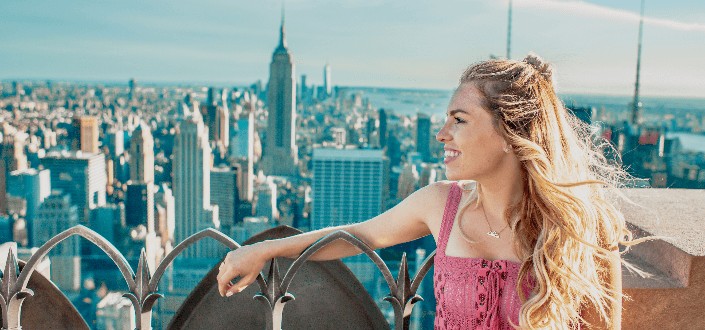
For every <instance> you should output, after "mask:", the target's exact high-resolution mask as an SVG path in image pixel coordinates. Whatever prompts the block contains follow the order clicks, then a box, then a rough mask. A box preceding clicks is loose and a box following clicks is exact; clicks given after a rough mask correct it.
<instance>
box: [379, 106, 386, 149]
mask: <svg viewBox="0 0 705 330" xmlns="http://www.w3.org/2000/svg"><path fill="white" fill-rule="evenodd" d="M378 116H379V147H380V148H382V149H384V148H385V147H387V112H386V111H385V110H384V109H379V111H378Z"/></svg>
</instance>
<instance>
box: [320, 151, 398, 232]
mask: <svg viewBox="0 0 705 330" xmlns="http://www.w3.org/2000/svg"><path fill="white" fill-rule="evenodd" d="M312 161H313V185H312V193H313V205H312V210H311V230H316V229H320V228H325V227H328V226H337V225H343V224H348V223H350V222H356V221H363V220H367V219H370V218H372V217H375V216H377V215H378V214H380V213H381V212H382V211H383V210H382V205H383V204H382V202H383V191H384V189H385V188H384V185H385V180H384V179H385V177H386V176H387V174H386V171H387V166H386V164H385V163H386V159H385V158H384V154H383V153H382V150H371V149H368V150H349V149H348V150H345V149H313V159H312Z"/></svg>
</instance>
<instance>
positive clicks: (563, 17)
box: [0, 0, 705, 98]
mask: <svg viewBox="0 0 705 330" xmlns="http://www.w3.org/2000/svg"><path fill="white" fill-rule="evenodd" d="M282 3H283V2H282V1H281V0H276V1H275V0H260V1H232V0H229V1H228V0H222V1H220V0H200V1H193V0H191V1H183V0H169V1H167V0H150V1H143V0H121V1H88V0H72V1H50V0H45V1H39V0H23V1H0V31H2V32H1V33H0V80H14V79H42V80H44V79H52V80H79V81H109V82H120V83H127V81H128V80H129V79H130V78H135V79H136V80H137V81H138V83H139V82H143V83H149V82H170V83H202V84H205V85H208V84H233V85H245V84H248V85H249V84H251V83H253V82H254V81H257V80H262V81H263V82H266V81H267V79H268V74H269V63H270V61H271V56H272V51H273V50H274V48H275V47H276V45H277V42H278V33H279V24H280V22H281V17H280V16H281V8H282ZM507 7H508V0H463V1H461V0H443V1H432V0H404V1H398V0H397V1H391V0H390V1H387V0H369V1H362V0H359V1H357V0H337V1H330V0H288V1H286V3H285V13H286V18H285V24H286V25H285V26H286V33H287V42H288V46H289V50H290V51H291V53H292V54H293V58H294V63H295V65H296V75H297V77H298V76H300V75H301V74H306V75H307V76H308V78H307V80H308V81H309V82H311V83H313V84H320V83H321V82H322V72H323V66H324V65H325V64H326V63H329V64H330V65H331V68H332V79H333V84H334V85H341V86H379V87H401V88H430V89H451V88H453V87H455V86H456V84H457V81H458V77H459V76H460V74H461V73H462V71H463V69H464V68H465V67H467V66H468V65H470V64H472V63H474V62H477V61H481V60H484V59H487V58H489V56H490V55H496V56H505V55H506V35H507ZM639 7H640V0H619V1H613V0H612V1H610V0H590V1H579V0H514V1H513V23H512V24H513V28H512V53H511V58H513V59H522V58H523V57H524V56H525V55H526V54H527V53H528V52H530V51H532V52H535V53H537V54H538V55H540V56H542V57H543V58H544V59H545V60H547V61H548V62H550V63H552V64H553V65H554V72H555V73H554V76H555V80H556V83H557V86H558V90H559V92H562V93H580V94H610V95H631V94H633V92H634V81H635V76H636V54H637V39H638V24H639V23H638V22H639ZM645 17H646V18H645V25H644V43H643V50H642V52H643V53H642V72H641V86H642V89H641V93H642V95H649V96H684V97H702V98H705V1H701V0H669V1H654V0H646V5H645Z"/></svg>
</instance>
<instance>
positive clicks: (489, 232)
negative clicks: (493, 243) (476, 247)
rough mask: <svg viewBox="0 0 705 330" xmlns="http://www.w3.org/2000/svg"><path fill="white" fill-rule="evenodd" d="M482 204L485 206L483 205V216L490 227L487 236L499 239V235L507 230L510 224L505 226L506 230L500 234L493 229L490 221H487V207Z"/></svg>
mask: <svg viewBox="0 0 705 330" xmlns="http://www.w3.org/2000/svg"><path fill="white" fill-rule="evenodd" d="M482 204H483V205H482V214H483V215H484V216H485V222H487V227H490V231H488V232H487V235H490V236H492V237H494V238H497V239H499V234H501V233H502V232H503V231H504V230H505V229H507V227H509V223H507V224H506V225H504V228H502V229H501V230H500V231H499V232H497V231H494V230H493V229H492V226H491V225H490V220H488V219H487V213H485V205H484V203H482Z"/></svg>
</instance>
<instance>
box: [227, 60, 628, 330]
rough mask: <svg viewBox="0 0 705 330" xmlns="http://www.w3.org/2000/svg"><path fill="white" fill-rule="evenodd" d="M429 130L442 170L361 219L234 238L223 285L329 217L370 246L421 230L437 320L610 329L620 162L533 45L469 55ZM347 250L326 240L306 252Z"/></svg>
mask: <svg viewBox="0 0 705 330" xmlns="http://www.w3.org/2000/svg"><path fill="white" fill-rule="evenodd" d="M436 138H437V140H438V141H440V142H441V143H443V144H444V148H445V159H444V162H445V165H446V176H447V178H448V179H449V180H450V181H443V182H437V183H434V184H431V185H429V186H427V187H424V188H422V189H420V190H418V191H416V192H415V193H414V194H412V195H411V196H409V197H408V198H406V199H405V200H404V201H402V202H401V203H400V204H398V205H397V206H395V207H394V208H392V209H390V210H388V211H387V212H385V213H383V214H381V215H379V216H377V217H375V218H372V219H370V220H367V221H365V222H362V223H356V224H351V225H347V226H340V227H334V228H327V229H322V230H317V231H313V232H309V233H304V234H301V235H297V236H293V237H288V238H284V239H278V240H271V241H265V242H262V243H257V244H254V245H251V246H243V247H242V248H239V249H237V250H235V251H232V252H230V253H228V255H227V257H226V259H225V261H224V262H223V264H222V265H221V268H220V272H219V274H218V286H219V291H220V294H221V295H224V296H229V295H232V294H233V293H237V292H240V291H242V290H243V289H244V288H245V287H246V286H248V285H249V284H251V283H252V282H253V281H254V280H255V278H256V276H257V274H258V273H259V272H260V270H261V269H262V267H263V265H264V264H265V262H266V261H268V260H269V259H271V258H274V257H296V256H298V255H299V254H300V253H301V252H302V251H303V250H304V249H305V248H306V247H308V246H309V245H311V244H313V243H314V242H315V241H316V240H318V239H319V238H321V237H323V236H324V235H326V234H328V233H330V232H332V231H335V230H340V229H342V230H346V231H348V232H350V233H351V234H353V235H355V236H357V237H359V238H360V239H362V240H363V241H365V242H366V243H367V244H368V245H369V246H371V247H372V248H374V249H378V248H383V247H388V246H391V245H395V244H399V243H403V242H407V241H411V240H414V239H417V238H419V237H423V236H426V235H428V234H432V235H433V237H434V238H435V240H436V243H437V254H436V257H435V271H434V277H433V279H434V291H435V295H436V300H437V303H438V304H437V307H436V320H435V328H436V329H513V328H522V329H537V328H549V329H551V328H552V329H567V328H579V327H581V326H583V327H585V326H589V327H594V328H600V329H603V328H613V329H619V328H620V321H621V319H620V318H621V308H622V296H621V265H620V264H621V261H620V260H621V259H620V254H619V251H618V245H619V244H625V245H629V244H630V243H631V242H630V240H631V235H630V233H629V231H628V230H627V229H626V228H625V222H624V217H623V216H622V214H621V213H620V212H619V211H618V210H617V209H616V208H615V207H614V205H613V202H612V201H611V197H610V196H613V192H614V191H615V189H614V188H615V187H616V186H617V185H618V182H619V181H618V180H619V179H620V178H623V177H625V173H624V171H622V170H621V169H620V168H619V167H618V166H613V165H612V164H611V163H610V162H608V161H607V160H606V159H605V158H604V157H602V156H601V154H602V153H601V152H599V150H598V148H602V147H604V146H603V145H598V146H596V145H595V144H594V143H593V137H592V136H591V134H590V131H589V129H588V128H587V126H586V125H585V124H582V123H581V122H580V121H579V120H577V119H576V118H575V117H574V116H572V115H571V114H569V113H568V112H567V111H566V108H565V107H564V105H563V104H562V103H561V101H560V100H559V98H558V97H557V95H556V92H555V89H554V86H553V82H552V72H551V68H550V66H549V65H548V64H546V63H544V62H543V61H542V60H541V59H540V58H539V57H538V56H535V55H532V54H529V56H527V57H526V58H525V59H524V60H523V61H512V60H490V61H485V62H481V63H478V64H475V65H473V66H471V67H470V68H468V69H467V70H466V71H465V72H464V73H463V75H462V77H461V79H460V84H459V86H458V88H457V89H456V91H455V93H454V95H453V97H452V99H451V102H450V105H449V106H448V111H447V117H446V121H445V123H444V126H443V127H442V128H441V130H440V131H439V132H438V134H437V136H436ZM358 253H360V251H359V250H357V249H356V248H354V247H351V246H350V245H348V244H347V243H345V242H336V243H333V244H331V245H328V246H327V247H326V248H324V249H322V250H320V251H319V252H318V253H317V254H316V255H315V257H314V258H313V259H315V260H329V259H337V258H341V257H345V256H350V255H355V254H358ZM236 277H240V279H239V281H237V282H236V283H234V284H233V283H231V280H233V279H234V278H236Z"/></svg>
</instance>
